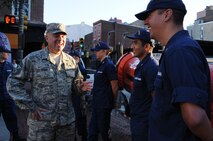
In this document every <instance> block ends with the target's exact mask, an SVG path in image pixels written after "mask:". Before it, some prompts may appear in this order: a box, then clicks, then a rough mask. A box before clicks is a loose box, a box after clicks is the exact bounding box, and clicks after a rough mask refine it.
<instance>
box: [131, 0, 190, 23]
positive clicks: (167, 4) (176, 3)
mask: <svg viewBox="0 0 213 141" xmlns="http://www.w3.org/2000/svg"><path fill="white" fill-rule="evenodd" d="M167 8H171V9H175V10H179V11H182V12H183V13H184V15H185V14H186V12H187V11H186V7H185V5H184V3H183V1H182V0H150V2H149V4H148V5H147V8H146V10H145V11H142V12H140V13H138V14H136V15H135V16H136V17H137V18H138V19H139V20H145V19H146V18H147V16H148V14H149V13H150V12H152V11H154V10H156V9H167Z"/></svg>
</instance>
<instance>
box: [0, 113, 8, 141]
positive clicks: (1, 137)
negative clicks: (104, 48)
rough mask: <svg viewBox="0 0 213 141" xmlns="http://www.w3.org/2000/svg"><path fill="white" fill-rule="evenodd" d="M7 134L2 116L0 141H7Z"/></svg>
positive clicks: (0, 119) (0, 118)
mask: <svg viewBox="0 0 213 141" xmlns="http://www.w3.org/2000/svg"><path fill="white" fill-rule="evenodd" d="M9 137H10V135H9V132H8V130H7V128H6V126H5V123H4V120H3V118H2V116H1V117H0V141H9Z"/></svg>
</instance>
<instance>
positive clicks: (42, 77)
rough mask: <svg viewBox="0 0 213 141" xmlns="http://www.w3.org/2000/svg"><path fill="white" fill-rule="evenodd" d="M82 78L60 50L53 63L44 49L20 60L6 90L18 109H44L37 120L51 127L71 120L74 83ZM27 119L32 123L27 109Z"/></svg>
mask: <svg viewBox="0 0 213 141" xmlns="http://www.w3.org/2000/svg"><path fill="white" fill-rule="evenodd" d="M82 79H83V76H82V75H81V73H80V71H79V69H78V65H77V64H76V62H75V60H74V59H73V58H72V57H71V56H69V55H68V54H66V53H64V52H63V53H62V57H61V60H60V63H59V65H56V64H55V62H54V60H53V59H51V58H50V57H49V51H48V49H47V48H44V49H42V50H39V51H36V52H33V53H30V54H29V55H28V56H26V57H25V58H24V59H23V60H22V62H21V64H20V65H19V66H18V67H17V68H16V69H15V71H13V72H12V73H11V75H10V76H9V77H8V80H7V89H8V92H9V94H10V96H11V97H12V98H13V99H14V100H15V101H16V104H17V105H18V106H19V107H20V108H21V109H29V110H30V111H34V110H35V109H37V108H43V109H46V110H48V111H45V112H42V113H41V114H42V116H43V118H42V119H41V121H40V122H43V124H45V122H47V123H49V124H51V125H52V126H53V125H55V126H65V125H69V124H71V123H73V122H74V121H75V114H74V110H73V106H72V97H71V95H72V93H73V90H74V89H76V88H74V86H75V85H76V83H75V82H79V80H82ZM25 82H30V85H31V90H30V93H29V92H28V93H27V92H26V89H25V87H24V85H25ZM76 93H77V92H76ZM29 121H32V122H33V119H32V118H31V112H30V113H29V117H28V124H29V126H30V125H33V123H31V122H29ZM34 122H36V121H34ZM39 125H40V124H39ZM35 126H36V124H35ZM30 128H31V127H30ZM35 130H36V129H35Z"/></svg>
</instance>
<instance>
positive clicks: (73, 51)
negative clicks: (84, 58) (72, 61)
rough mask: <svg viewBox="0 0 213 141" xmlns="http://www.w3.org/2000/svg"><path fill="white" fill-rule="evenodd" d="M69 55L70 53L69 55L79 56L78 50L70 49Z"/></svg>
mask: <svg viewBox="0 0 213 141" xmlns="http://www.w3.org/2000/svg"><path fill="white" fill-rule="evenodd" d="M70 55H71V56H78V57H79V58H80V57H81V56H80V53H79V51H77V50H72V51H71V52H70Z"/></svg>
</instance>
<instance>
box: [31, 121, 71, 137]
mask: <svg viewBox="0 0 213 141" xmlns="http://www.w3.org/2000/svg"><path fill="white" fill-rule="evenodd" d="M28 124H29V127H30V128H29V136H28V138H27V140H28V141H74V139H75V123H71V124H69V125H65V126H54V124H52V123H50V122H44V121H35V120H28Z"/></svg>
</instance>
